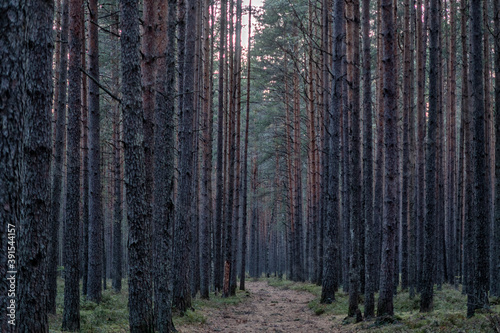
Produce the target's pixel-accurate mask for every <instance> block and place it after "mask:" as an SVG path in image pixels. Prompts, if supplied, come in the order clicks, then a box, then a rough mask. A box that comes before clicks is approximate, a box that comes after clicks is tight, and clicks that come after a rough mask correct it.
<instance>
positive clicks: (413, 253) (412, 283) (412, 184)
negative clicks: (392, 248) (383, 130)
mask: <svg viewBox="0 0 500 333" xmlns="http://www.w3.org/2000/svg"><path fill="white" fill-rule="evenodd" d="M406 6H408V7H409V8H408V9H409V11H410V26H409V31H408V40H409V41H406V39H405V43H406V42H408V43H409V44H410V46H409V49H408V50H407V52H408V53H409V68H408V76H409V78H408V80H409V87H408V92H407V93H408V95H409V96H408V100H409V106H408V107H409V108H410V110H409V117H408V118H409V133H408V135H409V146H410V147H409V150H410V153H409V154H410V166H409V168H410V170H409V173H410V175H409V177H410V179H409V183H408V186H409V194H408V200H409V207H408V210H409V217H408V219H409V220H408V223H409V226H408V247H409V249H408V286H409V289H410V290H409V292H410V298H411V299H413V297H415V293H416V287H417V230H418V229H417V202H418V191H417V187H416V185H417V177H416V176H417V172H416V171H417V169H416V155H417V146H416V145H417V142H416V132H415V125H416V117H415V105H414V102H415V100H414V96H415V94H414V84H415V81H414V79H415V64H414V53H415V40H416V39H415V24H416V22H415V17H416V10H415V7H414V6H412V5H411V1H407V3H406Z"/></svg>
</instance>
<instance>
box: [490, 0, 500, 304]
mask: <svg viewBox="0 0 500 333" xmlns="http://www.w3.org/2000/svg"><path fill="white" fill-rule="evenodd" d="M493 8H494V9H493V13H494V22H495V26H494V28H495V34H496V35H495V69H494V71H495V138H496V141H495V203H494V207H495V212H494V214H495V216H494V223H495V224H494V229H493V234H494V238H493V243H492V244H494V245H493V246H494V248H493V249H492V253H493V256H494V258H493V260H492V270H493V274H492V280H491V289H492V294H493V296H500V1H499V0H493Z"/></svg>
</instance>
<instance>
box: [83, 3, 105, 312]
mask: <svg viewBox="0 0 500 333" xmlns="http://www.w3.org/2000/svg"><path fill="white" fill-rule="evenodd" d="M97 8H98V6H97V0H91V1H90V2H89V11H90V16H89V19H90V24H89V74H90V75H91V76H92V77H93V78H94V79H95V80H98V81H99V34H98V30H97V24H98V9H97ZM98 81H97V82H98ZM97 82H95V81H93V80H90V82H89V141H88V146H89V149H90V154H89V170H90V172H89V207H88V209H89V224H88V230H89V231H88V232H89V236H88V237H89V242H88V251H89V252H88V253H89V255H88V257H89V263H88V281H87V285H88V287H87V297H88V299H89V300H91V301H93V302H96V303H100V302H101V297H102V291H101V290H102V289H101V280H102V278H103V276H102V275H103V274H102V271H103V264H104V262H103V260H102V256H103V250H104V248H103V242H102V240H103V239H102V236H101V233H102V228H103V213H102V198H101V161H100V158H101V152H100V144H101V143H100V133H99V132H100V111H99V86H98V85H97Z"/></svg>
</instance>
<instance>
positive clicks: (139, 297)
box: [120, 0, 154, 332]
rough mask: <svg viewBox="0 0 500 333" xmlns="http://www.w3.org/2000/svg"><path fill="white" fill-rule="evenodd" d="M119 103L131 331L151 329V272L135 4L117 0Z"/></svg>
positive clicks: (136, 5)
mask: <svg viewBox="0 0 500 333" xmlns="http://www.w3.org/2000/svg"><path fill="white" fill-rule="evenodd" d="M121 31H122V34H121V38H120V40H121V62H122V107H123V132H124V137H123V141H124V147H125V179H127V182H126V197H127V221H128V225H129V232H128V266H129V272H128V274H129V281H128V283H129V305H128V306H129V311H130V313H129V323H130V331H131V332H152V331H153V329H154V327H153V311H152V302H151V298H152V297H151V296H152V286H151V282H152V281H151V275H150V274H151V272H150V271H149V267H148V266H147V265H145V262H144V260H146V262H147V261H148V256H149V254H150V250H149V242H150V238H148V230H149V227H148V226H147V225H146V224H147V216H146V215H147V209H148V208H147V205H148V203H147V202H146V173H145V157H144V132H143V116H144V115H143V109H142V100H141V68H140V54H139V51H140V40H139V8H138V3H137V2H136V1H133V0H121Z"/></svg>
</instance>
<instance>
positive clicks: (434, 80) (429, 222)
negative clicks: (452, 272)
mask: <svg viewBox="0 0 500 333" xmlns="http://www.w3.org/2000/svg"><path fill="white" fill-rule="evenodd" d="M438 16H439V12H438V0H431V2H430V24H429V31H430V45H429V61H430V63H429V109H428V114H429V116H428V120H427V138H426V155H425V207H426V212H425V221H424V262H423V267H422V296H421V300H420V311H421V312H428V311H431V310H432V307H433V294H434V292H433V286H434V269H435V267H436V262H435V260H436V253H435V252H434V251H435V250H436V246H435V236H436V234H435V233H436V224H437V223H436V222H437V214H438V212H437V211H436V199H437V197H436V194H437V189H436V181H437V179H436V159H437V156H436V155H437V144H438V143H437V139H438V138H437V134H438V133H437V131H438V112H439V111H438V107H439V105H438V89H439V87H438V85H439V82H438V80H439V73H438V71H439V64H438V60H439V59H438V57H439V51H440V48H439V19H438Z"/></svg>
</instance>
